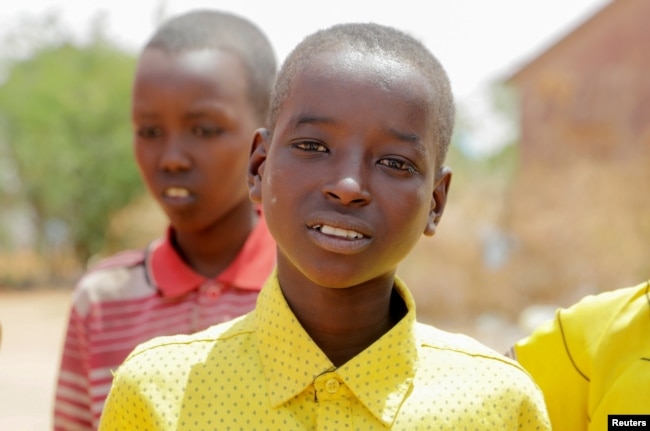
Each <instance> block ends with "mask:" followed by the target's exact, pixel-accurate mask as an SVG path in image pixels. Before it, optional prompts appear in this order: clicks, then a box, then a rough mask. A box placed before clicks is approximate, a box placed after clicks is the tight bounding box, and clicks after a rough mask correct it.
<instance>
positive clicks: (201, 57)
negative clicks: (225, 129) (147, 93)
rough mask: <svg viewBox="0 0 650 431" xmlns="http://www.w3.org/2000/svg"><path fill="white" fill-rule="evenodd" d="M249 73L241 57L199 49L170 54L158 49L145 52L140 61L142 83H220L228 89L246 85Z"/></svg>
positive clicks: (138, 67) (137, 74) (137, 78)
mask: <svg viewBox="0 0 650 431" xmlns="http://www.w3.org/2000/svg"><path fill="white" fill-rule="evenodd" d="M245 72H246V70H245V68H244V66H243V65H242V63H241V61H240V60H239V58H238V57H237V56H235V55H234V54H231V53H230V52H227V51H223V50H219V49H199V50H190V51H181V52H177V53H169V52H166V51H163V50H161V49H157V48H149V49H146V50H144V51H143V52H142V54H141V55H140V58H139V59H138V66H137V70H136V82H137V81H138V80H142V79H147V80H154V81H155V80H158V79H169V78H170V77H172V78H173V79H176V80H179V83H180V82H182V81H183V80H195V81H199V82H204V83H208V82H210V83H214V82H215V81H220V82H222V83H223V84H224V85H226V84H228V85H242V84H243V83H245V82H246V80H245V78H244V77H245V76H246V73H245Z"/></svg>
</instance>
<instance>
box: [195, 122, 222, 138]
mask: <svg viewBox="0 0 650 431" xmlns="http://www.w3.org/2000/svg"><path fill="white" fill-rule="evenodd" d="M223 131H224V129H223V128H221V127H218V126H201V125H200V126H193V127H192V134H193V135H194V136H196V137H197V138H214V137H216V136H219V135H221V134H222V133H223Z"/></svg>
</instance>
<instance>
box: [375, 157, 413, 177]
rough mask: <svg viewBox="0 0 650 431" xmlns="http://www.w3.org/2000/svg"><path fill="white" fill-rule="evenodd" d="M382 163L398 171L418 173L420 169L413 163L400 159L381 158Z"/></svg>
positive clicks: (380, 162)
mask: <svg viewBox="0 0 650 431" xmlns="http://www.w3.org/2000/svg"><path fill="white" fill-rule="evenodd" d="M378 163H379V164H380V165H383V166H386V167H388V168H391V169H395V170H398V171H404V172H408V173H410V174H417V173H418V170H417V169H416V168H415V166H413V164H412V163H410V162H407V161H406V160H400V159H381V160H379V162H378Z"/></svg>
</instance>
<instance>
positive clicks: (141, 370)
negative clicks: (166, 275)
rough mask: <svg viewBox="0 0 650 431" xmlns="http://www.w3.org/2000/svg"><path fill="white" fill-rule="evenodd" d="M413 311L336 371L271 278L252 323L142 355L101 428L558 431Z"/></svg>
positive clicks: (470, 349)
mask: <svg viewBox="0 0 650 431" xmlns="http://www.w3.org/2000/svg"><path fill="white" fill-rule="evenodd" d="M396 289H397V291H398V293H399V294H400V295H401V296H402V298H403V299H404V301H405V303H406V305H407V307H408V313H407V315H406V316H405V317H404V318H402V320H401V321H400V322H399V323H398V324H397V325H395V326H394V327H393V328H392V329H391V330H390V331H389V332H388V333H386V334H385V335H384V336H383V337H382V338H380V339H379V340H377V341H376V342H375V343H374V344H372V345H371V346H370V347H368V348H367V349H366V350H365V351H363V352H361V353H360V354H358V355H357V356H355V357H354V358H352V359H351V360H350V361H348V362H347V363H345V364H344V365H343V366H341V367H338V368H336V367H335V366H334V365H333V364H332V362H331V361H330V360H329V359H328V358H327V357H326V356H325V354H324V353H323V352H322V351H321V350H320V349H319V348H318V346H316V344H314V342H313V341H312V339H311V338H310V337H309V335H308V334H307V333H306V332H305V331H304V329H303V328H302V327H301V325H300V323H299V322H298V321H297V319H296V317H295V316H294V314H293V313H292V312H291V310H290V308H289V306H288V305H287V303H286V301H285V299H284V297H283V295H282V291H281V289H280V286H279V284H278V281H277V277H276V276H275V275H273V276H272V277H271V278H270V279H269V281H268V282H267V284H266V285H265V287H264V288H263V289H262V292H261V293H260V296H259V297H258V301H257V306H256V309H255V310H254V311H253V312H251V313H249V314H248V315H246V316H244V317H242V318H239V319H236V320H233V321H231V322H227V323H224V324H220V325H217V326H213V327H212V328H209V329H207V330H205V331H202V332H199V333H196V334H194V335H179V336H172V337H161V338H157V339H154V340H152V341H149V342H147V343H145V344H143V345H141V346H139V347H138V348H136V349H135V350H134V351H133V352H132V353H131V355H130V356H129V358H128V359H127V360H126V361H125V362H124V364H122V365H121V366H120V368H119V369H118V370H117V372H116V373H115V378H114V381H113V386H112V388H111V392H110V394H109V397H108V400H107V402H106V406H105V409H104V412H103V415H102V419H101V424H100V430H101V431H114V430H129V431H136V430H156V431H159V430H160V431H167V430H192V431H208V430H283V431H289V430H313V431H316V430H319V431H326V430H331V431H340V430H364V431H365V430H368V431H370V430H387V429H391V430H470V431H478V430H490V431H494V430H550V425H549V421H548V417H547V414H546V410H545V406H544V401H543V397H542V395H541V393H540V392H539V390H538V388H537V386H536V385H535V384H534V383H533V381H532V380H531V378H530V377H529V375H528V374H527V373H526V372H525V371H523V369H522V368H520V366H519V365H517V364H516V363H515V362H514V361H511V360H509V359H507V358H505V357H503V356H501V355H500V354H498V353H496V352H493V351H492V350H491V349H489V348H487V347H485V346H483V345H481V344H479V343H478V342H477V341H474V340H473V339H471V338H469V337H466V336H463V335H458V334H450V333H446V332H443V331H440V330H438V329H436V328H433V327H431V326H427V325H423V324H421V323H417V322H416V321H415V306H414V303H413V298H412V297H411V295H410V293H409V292H408V290H407V288H406V286H405V285H404V284H403V283H402V282H400V281H399V280H397V281H396Z"/></svg>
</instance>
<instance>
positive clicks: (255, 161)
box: [246, 129, 269, 204]
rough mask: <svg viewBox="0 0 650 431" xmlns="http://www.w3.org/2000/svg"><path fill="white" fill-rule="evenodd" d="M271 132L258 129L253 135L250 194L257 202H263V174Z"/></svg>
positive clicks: (249, 180) (248, 175)
mask: <svg viewBox="0 0 650 431" xmlns="http://www.w3.org/2000/svg"><path fill="white" fill-rule="evenodd" d="M268 144H269V132H268V130H266V129H257V130H256V131H255V135H254V136H253V144H252V146H251V153H250V156H249V157H248V174H247V179H246V182H247V184H248V195H249V197H250V199H251V200H252V201H253V202H255V203H258V204H260V203H262V175H263V174H264V164H265V162H266V156H267V147H268Z"/></svg>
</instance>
